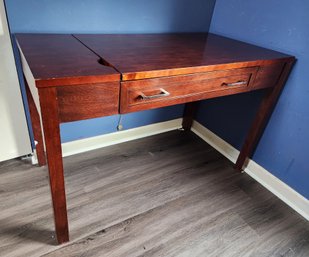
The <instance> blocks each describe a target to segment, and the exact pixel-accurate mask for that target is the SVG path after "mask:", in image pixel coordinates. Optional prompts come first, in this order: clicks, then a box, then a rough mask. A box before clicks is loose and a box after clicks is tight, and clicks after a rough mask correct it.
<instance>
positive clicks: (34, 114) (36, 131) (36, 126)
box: [24, 78, 46, 166]
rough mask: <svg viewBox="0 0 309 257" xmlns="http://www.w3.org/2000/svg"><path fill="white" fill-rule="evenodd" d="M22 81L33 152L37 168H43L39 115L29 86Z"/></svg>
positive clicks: (44, 162)
mask: <svg viewBox="0 0 309 257" xmlns="http://www.w3.org/2000/svg"><path fill="white" fill-rule="evenodd" d="M24 81H25V87H26V94H27V100H28V104H29V112H30V117H31V124H32V130H33V136H34V140H35V141H36V142H37V144H36V146H35V150H36V154H37V158H38V163H39V166H45V165H46V158H45V153H44V145H43V136H42V128H41V121H40V115H39V112H38V110H37V108H36V106H35V103H34V100H33V97H32V94H31V92H30V89H29V85H28V83H27V80H26V79H25V78H24Z"/></svg>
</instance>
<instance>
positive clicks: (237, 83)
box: [222, 80, 247, 87]
mask: <svg viewBox="0 0 309 257" xmlns="http://www.w3.org/2000/svg"><path fill="white" fill-rule="evenodd" d="M246 84H247V81H245V80H241V81H237V82H234V83H223V84H222V86H227V87H233V86H241V85H246Z"/></svg>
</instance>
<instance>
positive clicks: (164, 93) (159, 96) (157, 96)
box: [140, 88, 170, 100]
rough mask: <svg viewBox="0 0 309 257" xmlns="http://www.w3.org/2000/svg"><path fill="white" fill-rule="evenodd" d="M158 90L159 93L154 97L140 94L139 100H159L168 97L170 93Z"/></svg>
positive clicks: (161, 89)
mask: <svg viewBox="0 0 309 257" xmlns="http://www.w3.org/2000/svg"><path fill="white" fill-rule="evenodd" d="M159 90H160V91H161V92H160V93H159V94H156V95H145V94H144V93H141V94H140V98H142V99H143V100H148V99H155V98H161V97H165V96H169V95H170V93H169V92H167V91H166V90H164V89H163V88H159Z"/></svg>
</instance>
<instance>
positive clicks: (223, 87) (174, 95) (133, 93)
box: [120, 67, 258, 113]
mask: <svg viewBox="0 0 309 257" xmlns="http://www.w3.org/2000/svg"><path fill="white" fill-rule="evenodd" d="M257 70H258V67H249V68H242V69H234V70H223V71H214V72H208V73H199V74H192V75H183V76H174V77H167V78H156V79H145V80H136V81H126V82H122V83H121V105H120V112H121V113H127V112H133V111H140V110H146V109H151V108H158V107H163V106H168V105H173V104H180V103H185V102H192V101H198V100H202V99H207V98H212V97H216V96H222V95H228V94H233V93H235V94H236V93H240V92H246V91H249V90H250V87H251V85H252V83H253V82H254V78H255V76H256V73H257Z"/></svg>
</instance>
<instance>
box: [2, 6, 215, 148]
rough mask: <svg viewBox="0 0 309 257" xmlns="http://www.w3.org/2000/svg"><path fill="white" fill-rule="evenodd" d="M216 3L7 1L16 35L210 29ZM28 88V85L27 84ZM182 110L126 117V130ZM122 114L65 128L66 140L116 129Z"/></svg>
mask: <svg viewBox="0 0 309 257" xmlns="http://www.w3.org/2000/svg"><path fill="white" fill-rule="evenodd" d="M214 2H215V0H194V1H192V0H156V1H145V0H131V1H128V0H119V1H115V0H66V1H63V0H40V1H38V0H27V1H25V0H6V1H5V3H6V8H7V12H8V19H9V24H10V29H11V32H12V33H16V32H53V33H58V32H59V33H73V32H74V33H76V32H77V33H96V32H102V33H146V32H153V33H160V32H161V33H162V32H201V31H208V28H209V24H210V20H211V15H212V11H213V7H214ZM22 87H23V85H22ZM182 112H183V106H182V105H179V106H173V107H167V108H161V109H157V110H150V111H144V112H139V113H133V114H127V115H123V119H122V124H123V126H124V129H128V128H133V127H138V126H142V125H147V124H151V123H155V122H160V121H166V120H171V119H175V118H179V117H181V116H182ZM118 120H119V116H118V115H116V116H111V117H105V118H99V119H92V120H86V121H79V122H72V123H66V124H62V125H61V138H62V142H67V141H71V140H75V139H80V138H85V137H91V136H96V135H100V134H104V133H110V132H114V131H116V127H117V123H118Z"/></svg>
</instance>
